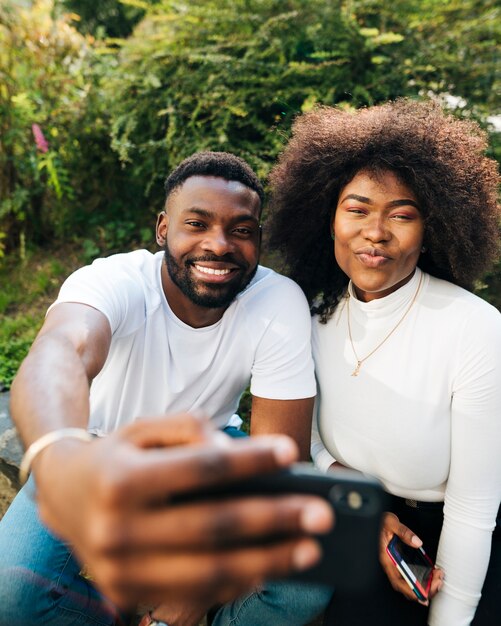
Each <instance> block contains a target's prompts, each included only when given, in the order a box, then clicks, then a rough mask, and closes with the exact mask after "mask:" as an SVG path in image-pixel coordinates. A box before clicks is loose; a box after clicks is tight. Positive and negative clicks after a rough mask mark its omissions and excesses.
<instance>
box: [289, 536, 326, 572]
mask: <svg viewBox="0 0 501 626" xmlns="http://www.w3.org/2000/svg"><path fill="white" fill-rule="evenodd" d="M321 556H322V552H321V550H320V547H319V546H318V544H317V543H315V542H314V541H310V540H305V541H301V543H299V544H298V545H297V546H296V547H295V548H294V552H293V553H292V564H293V566H294V568H295V569H296V570H304V569H308V568H309V567H312V566H313V565H315V563H317V562H318V560H319V559H320V557H321Z"/></svg>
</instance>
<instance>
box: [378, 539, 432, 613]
mask: <svg viewBox="0 0 501 626" xmlns="http://www.w3.org/2000/svg"><path fill="white" fill-rule="evenodd" d="M386 552H387V553H388V556H389V557H390V559H391V560H392V561H393V563H394V564H395V565H396V567H397V569H398V571H399V572H400V573H401V574H402V577H403V579H404V580H405V582H406V583H407V584H408V585H409V587H410V588H411V589H412V591H413V592H414V593H415V594H416V596H417V597H418V599H419V600H423V601H426V600H427V599H428V594H429V593H430V586H431V579H432V574H433V567H434V565H433V561H432V560H431V559H430V557H429V556H428V555H427V554H426V552H425V551H424V550H423V548H422V547H421V548H412V547H411V546H408V545H407V544H405V543H404V542H403V541H401V540H400V539H399V538H398V537H397V536H396V535H393V538H392V540H391V541H390V543H389V544H388V546H387V547H386Z"/></svg>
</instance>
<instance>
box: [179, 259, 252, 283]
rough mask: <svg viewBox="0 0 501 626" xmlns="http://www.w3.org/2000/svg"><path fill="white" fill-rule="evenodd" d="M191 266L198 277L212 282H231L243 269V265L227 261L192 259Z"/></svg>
mask: <svg viewBox="0 0 501 626" xmlns="http://www.w3.org/2000/svg"><path fill="white" fill-rule="evenodd" d="M190 267H191V270H192V272H193V274H194V276H195V277H196V278H197V279H199V280H202V281H203V282H205V283H212V284H223V283H227V282H230V281H231V280H233V278H234V277H235V276H236V275H237V273H238V272H240V271H241V270H243V268H242V266H241V265H237V264H236V263H229V262H226V261H191V262H190Z"/></svg>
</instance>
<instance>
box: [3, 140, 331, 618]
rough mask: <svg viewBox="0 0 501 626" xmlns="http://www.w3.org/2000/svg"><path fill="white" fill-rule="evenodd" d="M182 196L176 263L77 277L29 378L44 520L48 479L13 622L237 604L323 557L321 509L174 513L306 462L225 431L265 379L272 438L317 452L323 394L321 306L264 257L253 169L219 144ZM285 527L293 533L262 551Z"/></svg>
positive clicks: (11, 564) (21, 408)
mask: <svg viewBox="0 0 501 626" xmlns="http://www.w3.org/2000/svg"><path fill="white" fill-rule="evenodd" d="M166 193H167V196H166V204H165V211H164V212H163V213H161V214H160V216H159V218H158V222H157V242H158V243H159V245H160V246H162V248H163V252H160V253H157V254H156V255H151V254H150V253H148V252H146V251H144V250H141V251H135V252H131V253H129V254H121V255H115V256H113V257H110V258H108V259H101V260H98V261H96V262H95V263H93V264H92V265H91V266H89V267H85V268H82V269H80V270H78V271H77V272H75V273H74V274H73V275H72V276H71V277H70V278H69V279H68V280H67V281H66V282H65V283H64V285H63V287H62V289H61V292H60V294H59V297H58V299H57V301H56V303H55V304H54V305H52V307H51V308H50V309H49V312H48V314H47V317H46V321H45V323H44V325H43V327H42V329H41V331H40V333H39V335H38V337H37V339H36V341H35V343H34V345H33V347H32V349H31V351H30V354H29V355H28V357H27V358H26V360H25V361H24V363H23V365H22V366H21V368H20V371H19V373H18V376H17V378H16V381H15V383H14V385H13V388H12V403H11V409H12V415H13V418H14V420H15V421H16V424H17V426H18V429H19V432H20V434H21V436H22V439H23V441H24V443H25V444H26V446H27V447H28V446H30V447H29V448H28V453H27V456H28V457H29V458H30V459H31V460H32V463H31V464H32V469H33V472H34V475H35V478H36V499H37V504H38V511H39V513H40V516H41V520H42V522H43V523H42V522H41V521H40V520H39V519H38V517H37V514H36V507H35V504H34V502H33V500H30V497H29V495H30V494H29V490H30V489H31V492H32V494H33V489H34V486H33V483H32V481H31V480H30V483H29V484H28V486H27V488H25V489H23V490H22V492H21V493H20V494H19V496H18V498H16V500H15V502H14V503H13V505H12V507H11V509H10V510H9V511H8V512H7V514H6V516H5V518H4V520H2V523H1V524H0V554H1V555H2V557H1V561H0V624H12V623H21V624H23V626H29V625H30V624H42V623H47V624H65V625H67V624H70V623H75V624H76V623H78V624H96V623H98V624H109V625H111V624H118V623H122V622H123V620H124V619H125V618H124V614H126V613H127V611H128V610H129V609H130V608H131V607H133V606H135V604H136V603H138V602H145V603H151V604H152V605H154V604H157V603H160V602H162V603H163V604H164V605H167V606H168V604H169V601H170V600H172V602H173V603H174V602H177V603H179V602H181V603H184V600H185V599H186V598H189V599H190V601H191V602H195V600H196V601H197V602H199V603H200V604H203V603H204V602H207V601H208V599H209V598H210V599H211V601H217V599H218V598H220V597H233V596H235V595H236V594H237V593H238V592H239V591H241V590H243V589H248V588H249V587H250V586H253V585H255V584H256V583H259V582H260V581H262V580H263V579H264V578H265V577H268V576H284V575H286V574H287V573H290V572H291V571H294V570H300V569H304V568H307V567H309V566H311V565H312V564H313V563H314V562H315V561H316V560H317V559H318V557H319V550H318V546H317V545H316V543H315V542H314V541H313V540H312V539H310V538H308V537H307V536H306V535H308V534H310V533H312V532H324V531H326V530H327V529H328V528H329V527H330V525H331V523H332V520H331V518H330V512H329V510H328V508H327V507H326V506H325V505H324V504H323V503H322V502H321V501H319V500H317V499H316V498H306V497H302V496H301V497H300V496H297V497H287V498H277V499H274V500H272V501H270V500H267V499H263V498H253V499H235V500H232V501H226V502H216V503H212V504H184V505H177V506H171V505H169V499H170V498H171V496H172V495H175V494H176V493H182V492H187V491H188V492H189V491H191V490H194V489H201V488H203V487H205V486H207V485H210V484H215V483H218V482H222V481H227V480H232V479H233V480H235V479H238V478H244V477H247V476H249V475H252V474H255V473H260V472H265V471H271V470H273V469H275V468H277V467H280V466H284V465H287V464H289V463H290V462H291V461H293V460H294V459H295V458H296V455H297V451H296V449H295V446H294V444H293V442H292V441H291V440H290V439H288V438H286V437H280V436H274V437H271V438H255V439H254V438H251V439H250V440H248V441H243V442H242V441H233V442H232V444H231V445H229V443H228V442H229V439H228V438H227V437H226V436H225V435H223V434H221V433H218V432H216V430H215V428H214V426H211V423H212V424H214V425H215V426H217V427H224V426H227V427H229V428H234V427H235V425H236V424H237V422H236V419H237V418H236V416H234V413H235V411H236V409H237V406H238V401H239V397H240V395H241V393H242V391H243V390H244V389H245V387H246V385H247V383H248V381H249V379H250V384H251V393H252V432H253V434H270V433H280V432H281V433H286V434H288V435H290V436H291V437H292V438H293V439H294V440H295V441H296V442H297V445H298V446H299V454H300V457H301V458H303V459H304V458H308V454H309V434H310V416H311V411H312V402H313V396H314V393H315V383H314V379H313V370H312V364H311V356H310V348H309V331H310V329H309V324H310V322H309V313H308V307H307V305H306V302H305V300H304V298H303V296H302V294H301V292H300V291H299V288H298V287H297V286H296V285H295V284H294V283H292V282H291V281H289V280H288V279H286V278H283V277H280V276H278V275H277V274H275V273H274V272H272V271H271V270H268V269H266V268H263V267H260V266H258V255H259V244H260V226H259V218H260V213H261V207H262V201H263V190H262V187H261V185H260V183H259V181H258V180H257V178H256V176H255V174H254V173H253V172H252V170H251V169H250V168H249V167H248V165H247V164H246V163H245V162H244V161H242V160H241V159H239V158H237V157H235V156H233V155H230V154H227V153H211V152H207V153H199V154H196V155H194V156H193V157H190V158H189V159H186V160H185V161H184V162H183V163H181V165H180V166H178V168H176V170H174V172H173V173H172V174H171V175H170V176H169V178H168V179H167V181H166ZM186 411H189V412H190V413H186ZM200 411H204V412H205V414H206V415H208V417H209V418H210V419H209V420H207V419H205V418H203V417H200V415H199V413H200ZM166 414H174V416H173V417H171V418H166V417H165V415H166ZM68 428H73V429H76V431H75V430H68ZM86 430H88V431H89V432H90V433H92V434H94V435H97V436H98V437H97V438H95V439H94V440H93V441H92V442H88V441H84V440H83V439H85V438H86V434H85V431H86ZM75 433H76V434H75ZM174 446H175V447H174ZM37 450H38V452H37ZM48 529H50V531H49V530H48ZM279 532H285V533H288V534H289V536H290V537H291V538H290V539H288V540H284V541H280V542H278V541H277V542H275V543H273V544H272V545H271V546H261V547H258V546H256V545H254V544H253V547H249V545H248V540H249V538H252V539H259V538H260V537H265V536H266V535H269V534H270V533H271V534H276V533H279ZM53 533H54V534H55V535H56V536H57V537H59V538H61V539H63V540H64V541H63V542H61V541H60V539H59V538H56V536H55V535H54V534H53ZM246 542H247V543H246ZM82 563H83V564H85V565H86V567H87V569H88V570H89V572H90V573H91V575H92V578H93V580H94V582H95V586H94V585H93V584H92V583H90V582H89V581H88V580H87V579H86V578H84V577H82V576H81V575H80V564H82ZM221 593H224V594H226V596H221ZM116 607H118V609H117V608H116ZM172 623H173V622H172ZM178 623H181V622H178Z"/></svg>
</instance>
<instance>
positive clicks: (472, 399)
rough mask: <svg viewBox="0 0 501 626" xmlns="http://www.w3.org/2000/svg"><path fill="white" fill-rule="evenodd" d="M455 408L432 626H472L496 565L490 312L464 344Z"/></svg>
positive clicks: (496, 418) (497, 462)
mask: <svg viewBox="0 0 501 626" xmlns="http://www.w3.org/2000/svg"><path fill="white" fill-rule="evenodd" d="M457 346H458V350H457V355H456V369H455V371H454V372H453V373H452V374H453V396H452V404H451V464H450V472H449V477H448V481H447V487H446V492H445V507H444V524H443V528H442V533H441V537H440V543H439V548H438V554H437V565H439V566H440V567H442V568H443V570H444V571H445V584H444V587H443V589H442V591H441V592H440V593H439V594H438V595H437V597H436V598H435V599H434V600H433V602H432V606H431V611H430V624H431V626H442V625H443V624H447V625H450V626H463V625H464V626H466V625H467V624H470V622H471V620H472V619H473V616H474V614H475V609H476V606H477V604H478V601H479V599H480V593H481V590H482V585H483V582H484V578H485V574H486V571H487V567H488V564H489V555H490V546H491V535H492V530H493V528H494V525H495V519H496V513H497V510H498V506H499V499H500V497H501V478H500V477H501V382H500V381H501V316H500V315H499V312H497V311H496V310H495V309H493V308H488V307H484V308H482V309H481V310H478V311H476V312H475V315H471V316H470V318H469V319H466V320H465V322H464V326H463V334H462V336H461V337H459V338H458V342H457Z"/></svg>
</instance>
